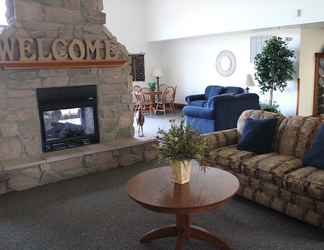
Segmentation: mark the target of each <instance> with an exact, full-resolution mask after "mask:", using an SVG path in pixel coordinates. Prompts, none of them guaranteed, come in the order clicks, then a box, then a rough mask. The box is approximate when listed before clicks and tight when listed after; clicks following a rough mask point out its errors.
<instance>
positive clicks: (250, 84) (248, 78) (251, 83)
mask: <svg viewBox="0 0 324 250" xmlns="http://www.w3.org/2000/svg"><path fill="white" fill-rule="evenodd" d="M254 86H255V82H254V80H253V77H252V75H251V74H248V75H247V76H246V89H245V90H246V93H249V91H250V87H254Z"/></svg>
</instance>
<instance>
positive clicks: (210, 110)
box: [183, 94, 260, 134]
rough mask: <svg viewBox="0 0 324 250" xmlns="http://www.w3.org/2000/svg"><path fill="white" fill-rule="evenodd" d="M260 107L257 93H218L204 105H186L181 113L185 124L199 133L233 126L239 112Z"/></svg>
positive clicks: (235, 123) (235, 124)
mask: <svg viewBox="0 0 324 250" xmlns="http://www.w3.org/2000/svg"><path fill="white" fill-rule="evenodd" d="M248 109H260V104H259V96H258V95H257V94H239V95H218V96H215V97H213V98H211V99H209V100H208V102H207V104H206V107H198V106H190V105H188V106H186V107H184V108H183V113H184V115H185V118H186V122H187V124H188V125H189V126H190V127H192V128H193V129H194V130H196V131H198V132H199V133H202V134H203V133H209V132H213V131H219V130H224V129H230V128H235V127H236V126H237V121H238V118H239V117H240V115H241V113H242V112H243V111H245V110H248Z"/></svg>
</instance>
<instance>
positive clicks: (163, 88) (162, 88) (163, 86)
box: [160, 83, 168, 92]
mask: <svg viewBox="0 0 324 250" xmlns="http://www.w3.org/2000/svg"><path fill="white" fill-rule="evenodd" d="M167 87H168V85H167V84H165V83H163V84H160V91H161V92H163V91H164V90H165V89H166V88H167Z"/></svg>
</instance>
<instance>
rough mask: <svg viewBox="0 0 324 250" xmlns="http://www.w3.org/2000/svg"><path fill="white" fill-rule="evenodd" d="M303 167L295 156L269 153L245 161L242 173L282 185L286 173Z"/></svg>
mask: <svg viewBox="0 0 324 250" xmlns="http://www.w3.org/2000/svg"><path fill="white" fill-rule="evenodd" d="M301 167H302V161H301V160H300V159H297V158H295V157H293V156H287V155H279V154H277V153H269V154H262V155H257V156H253V157H251V158H250V159H247V160H244V161H243V162H242V164H241V171H242V172H243V173H244V174H246V175H248V176H251V177H255V178H260V179H263V180H266V181H273V182H276V183H279V184H281V179H282V178H283V177H284V175H285V174H286V173H289V172H291V171H294V170H296V169H298V168H301Z"/></svg>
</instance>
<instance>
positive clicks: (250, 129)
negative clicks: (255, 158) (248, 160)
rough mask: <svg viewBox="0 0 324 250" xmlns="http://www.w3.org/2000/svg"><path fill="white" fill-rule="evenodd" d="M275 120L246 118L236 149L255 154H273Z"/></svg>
mask: <svg viewBox="0 0 324 250" xmlns="http://www.w3.org/2000/svg"><path fill="white" fill-rule="evenodd" d="M276 126H277V119H276V118H272V119H263V120H254V119H251V118H248V119H247V120H246V122H245V127H244V129H243V134H242V136H241V138H240V141H239V144H238V146H237V148H238V149H239V150H244V151H250V152H254V153H257V154H266V153H271V152H273V140H274V136H275V131H276Z"/></svg>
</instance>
